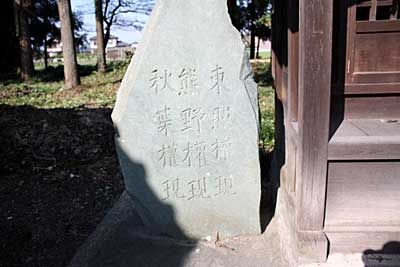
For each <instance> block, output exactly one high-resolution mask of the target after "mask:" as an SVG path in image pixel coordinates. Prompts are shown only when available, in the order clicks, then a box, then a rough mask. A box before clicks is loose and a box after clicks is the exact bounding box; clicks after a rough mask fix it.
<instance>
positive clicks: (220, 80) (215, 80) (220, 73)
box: [210, 65, 229, 95]
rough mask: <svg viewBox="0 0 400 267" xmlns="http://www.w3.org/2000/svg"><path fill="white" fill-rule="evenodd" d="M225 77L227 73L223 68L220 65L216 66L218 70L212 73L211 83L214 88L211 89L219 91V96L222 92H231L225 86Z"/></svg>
mask: <svg viewBox="0 0 400 267" xmlns="http://www.w3.org/2000/svg"><path fill="white" fill-rule="evenodd" d="M224 76H225V72H224V70H223V68H222V67H221V66H219V65H216V68H215V69H213V70H212V71H211V77H210V79H211V82H212V86H211V88H210V90H211V91H213V90H215V91H217V94H219V95H220V94H221V92H222V90H225V91H229V90H228V89H227V88H226V87H225V86H224Z"/></svg>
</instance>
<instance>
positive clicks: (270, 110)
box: [253, 61, 275, 151]
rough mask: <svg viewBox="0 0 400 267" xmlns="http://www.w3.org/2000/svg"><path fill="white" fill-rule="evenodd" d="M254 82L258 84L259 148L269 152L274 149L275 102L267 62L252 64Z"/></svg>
mask: <svg viewBox="0 0 400 267" xmlns="http://www.w3.org/2000/svg"><path fill="white" fill-rule="evenodd" d="M253 70H254V80H255V81H256V82H257V84H258V101H259V107H260V113H261V114H260V117H261V131H260V146H261V147H262V148H263V149H265V150H267V151H271V150H273V148H274V143H275V142H274V134H275V100H274V90H273V88H272V76H271V69H270V64H269V63H268V62H259V61H258V62H254V63H253Z"/></svg>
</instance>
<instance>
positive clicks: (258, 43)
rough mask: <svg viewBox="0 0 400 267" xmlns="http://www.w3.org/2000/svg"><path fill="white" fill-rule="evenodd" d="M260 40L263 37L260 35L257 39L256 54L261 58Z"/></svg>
mask: <svg viewBox="0 0 400 267" xmlns="http://www.w3.org/2000/svg"><path fill="white" fill-rule="evenodd" d="M260 42H261V38H260V37H258V40H257V54H256V55H257V56H256V58H260Z"/></svg>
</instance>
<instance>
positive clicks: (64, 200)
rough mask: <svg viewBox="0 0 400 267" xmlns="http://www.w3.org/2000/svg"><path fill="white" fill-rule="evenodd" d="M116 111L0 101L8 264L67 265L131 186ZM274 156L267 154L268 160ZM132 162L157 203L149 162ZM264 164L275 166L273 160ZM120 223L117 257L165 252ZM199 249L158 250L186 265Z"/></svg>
mask: <svg viewBox="0 0 400 267" xmlns="http://www.w3.org/2000/svg"><path fill="white" fill-rule="evenodd" d="M111 112H112V110H111V109H106V108H104V109H87V108H84V109H36V108H33V107H31V106H19V107H14V106H7V105H0V114H1V117H0V140H1V146H0V173H1V174H2V175H1V178H0V179H1V180H0V213H1V214H2V216H1V217H0V244H1V245H0V246H1V247H0V248H1V249H0V263H1V265H2V266H66V265H67V264H68V263H69V262H70V260H71V259H72V257H73V256H74V254H75V253H76V251H77V250H78V248H79V247H80V246H81V245H82V244H83V243H84V241H85V240H86V239H87V238H88V237H89V235H90V234H91V233H92V232H93V231H94V230H95V229H96V227H97V226H98V225H99V223H100V222H101V221H102V219H103V218H104V216H105V215H106V214H107V212H108V211H109V210H110V208H111V207H112V206H113V204H114V203H115V202H116V201H117V200H118V199H119V198H120V196H121V194H122V192H123V190H124V184H123V178H122V175H121V172H120V168H119V164H118V159H117V156H116V151H115V145H114V129H113V125H112V122H111V118H110V115H111ZM268 158H269V156H263V157H262V159H263V160H264V161H265V160H268ZM132 164H135V166H136V167H137V170H138V179H139V181H140V185H141V186H142V188H143V190H147V192H148V194H149V197H150V198H153V201H155V199H156V196H154V195H153V193H152V192H151V190H150V189H149V187H148V185H147V183H146V173H145V171H144V168H143V166H142V165H141V164H140V163H137V162H132ZM261 165H262V166H269V164H268V163H265V162H262V163H261ZM265 171H268V170H265ZM265 171H263V173H265ZM159 202H160V205H161V204H162V203H161V201H159ZM165 211H166V213H171V214H169V215H170V217H173V216H174V215H173V210H172V209H171V207H167V206H166V207H165ZM261 214H262V216H264V215H263V214H265V213H261ZM132 216H134V215H132ZM267 221H268V222H269V219H268V220H267ZM267 221H266V222H265V223H266V224H268V222H267ZM172 223H173V222H172ZM265 223H264V224H265ZM124 225H125V226H124ZM128 226H129V227H128ZM120 227H122V228H119V229H116V230H118V231H120V232H121V231H122V232H123V233H126V235H124V236H125V239H124V240H125V241H124V242H125V249H123V250H120V254H115V255H114V259H118V257H120V258H121V257H126V259H131V260H138V258H137V257H136V258H135V255H133V254H132V253H136V254H138V253H139V254H140V253H142V254H143V256H145V257H146V259H147V260H148V262H149V258H150V262H151V258H152V255H150V254H149V253H148V252H149V251H152V253H159V251H160V249H153V250H146V248H145V247H141V246H136V247H132V246H131V245H130V244H129V240H133V236H135V235H136V234H137V233H138V231H136V232H134V231H133V229H131V228H130V224H121V225H120ZM124 227H125V228H124ZM137 227H139V228H138V229H139V230H140V229H141V228H140V227H142V226H141V225H140V224H137ZM176 228H177V229H179V227H177V226H176ZM136 230H137V229H136ZM140 231H142V230H140ZM140 231H139V232H140ZM143 231H145V229H143ZM149 234H150V233H149ZM130 237H132V238H130ZM136 238H139V239H137V240H140V238H141V237H140V236H139V237H137V236H136ZM113 242H117V240H112V239H111V240H110V242H109V243H107V244H105V247H104V249H105V251H107V250H109V249H108V248H107V246H108V247H110V248H111V247H113V246H114V245H115V243H113ZM157 242H158V241H157ZM139 243H140V242H139ZM157 244H158V245H159V246H161V247H162V248H168V246H170V243H168V242H167V243H166V244H167V245H166V244H164V243H162V242H161V245H160V243H159V242H158V243H157ZM150 245H151V243H150ZM156 247H157V246H156ZM192 249H193V246H186V245H184V246H181V244H180V245H179V246H178V248H177V249H175V250H174V254H173V255H172V254H171V255H170V253H167V252H168V251H169V250H164V251H165V253H164V254H157V255H162V257H167V258H169V259H172V260H173V262H174V266H180V264H181V263H183V261H184V259H185V256H186V255H187V254H188V253H189V252H190V251H191V250H192ZM146 251H147V252H146ZM146 253H147V254H146ZM96 258H97V260H96V262H93V264H94V265H93V266H102V265H101V264H100V263H101V260H102V259H103V260H104V261H105V260H106V259H105V258H104V257H102V255H97V257H96ZM154 258H157V257H156V255H154ZM142 259H143V260H144V258H142ZM158 259H159V260H160V259H161V260H163V258H160V257H158ZM103 266H105V265H103ZM150 266H151V265H150Z"/></svg>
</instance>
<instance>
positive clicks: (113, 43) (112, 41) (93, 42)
mask: <svg viewBox="0 0 400 267" xmlns="http://www.w3.org/2000/svg"><path fill="white" fill-rule="evenodd" d="M89 42H90V43H89V47H90V51H91V52H92V53H95V52H96V50H97V37H96V36H93V37H92V38H90V39H89ZM128 46H129V44H127V43H125V42H122V41H120V40H119V38H118V37H117V36H113V35H110V38H109V39H108V43H107V47H106V50H109V49H112V48H116V47H128Z"/></svg>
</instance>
